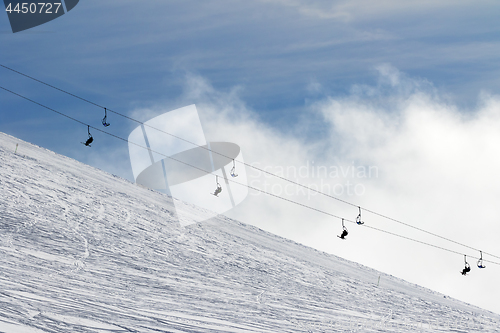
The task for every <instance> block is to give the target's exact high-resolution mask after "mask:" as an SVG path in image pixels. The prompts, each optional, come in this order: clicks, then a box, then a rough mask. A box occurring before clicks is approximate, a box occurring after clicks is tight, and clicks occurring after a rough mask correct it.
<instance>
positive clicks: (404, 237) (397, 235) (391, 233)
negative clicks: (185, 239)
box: [0, 64, 500, 265]
mask: <svg viewBox="0 0 500 333" xmlns="http://www.w3.org/2000/svg"><path fill="white" fill-rule="evenodd" d="M0 66H1V67H4V68H7V69H10V70H12V69H11V68H8V67H6V66H4V65H2V64H0ZM12 71H14V72H16V73H19V74H21V75H24V76H26V77H29V78H31V79H33V80H35V81H38V82H40V83H43V84H45V85H47V86H50V87H52V88H55V89H57V90H60V91H62V92H64V93H67V94H69V95H71V96H74V97H76V98H79V99H81V100H84V101H86V102H89V103H91V104H93V105H96V106H99V107H101V106H100V105H98V104H95V103H93V102H90V101H87V100H85V99H83V98H81V97H78V96H76V95H74V94H71V93H69V92H66V91H64V90H62V89H59V88H57V87H54V86H51V85H49V84H47V83H45V82H42V81H40V80H37V79H34V78H32V77H30V76H28V75H25V74H22V73H20V72H17V71H15V70H12ZM0 89H3V90H5V91H7V92H9V93H11V94H13V95H16V96H18V97H21V98H23V99H25V100H27V101H30V102H32V103H34V104H37V105H39V106H41V107H43V108H45V109H48V110H50V111H52V112H55V113H57V114H59V115H61V116H64V117H66V118H68V119H71V120H73V121H75V122H78V123H80V124H83V125H86V126H88V128H89V130H90V128H92V129H95V130H97V131H99V132H102V133H104V134H107V135H110V136H112V137H115V138H117V139H119V140H122V141H125V142H128V143H130V144H132V145H135V146H137V147H140V148H143V149H146V150H149V151H151V152H153V153H156V154H159V155H162V156H165V157H167V158H169V159H172V160H174V161H176V162H179V163H181V164H185V165H187V166H190V167H193V168H195V169H198V170H200V171H202V172H205V173H207V174H212V172H210V171H207V170H203V169H201V168H198V167H196V166H194V165H191V164H189V163H186V162H183V161H180V160H177V159H175V158H173V157H170V156H167V155H164V154H162V153H159V152H156V151H154V150H152V149H151V148H148V147H145V146H141V145H139V144H137V143H134V142H129V141H128V140H127V139H124V138H122V137H119V136H117V135H114V134H112V133H109V132H106V131H103V130H101V129H99V128H96V127H94V126H91V125H89V124H86V123H84V122H83V121H81V120H78V119H76V118H73V117H71V116H68V115H66V114H64V113H62V112H59V111H57V110H55V109H52V108H50V107H48V106H46V105H43V104H41V103H39V102H36V101H34V100H32V99H30V98H28V97H25V96H23V95H20V94H18V93H15V92H13V91H11V90H9V89H7V88H4V87H2V86H0ZM108 110H109V109H108ZM109 111H110V112H113V113H115V114H118V115H120V116H123V117H125V118H128V119H130V120H133V121H136V122H138V123H141V124H143V123H142V122H139V121H138V120H135V119H132V118H130V117H127V116H125V115H122V114H120V113H117V112H115V111H112V110H109ZM144 125H146V124H144ZM153 129H155V128H153ZM165 133H166V132H165ZM166 134H169V135H172V134H170V133H166ZM172 136H174V137H176V136H175V135H172ZM179 139H181V140H183V141H186V142H189V141H187V140H184V139H182V138H179ZM193 144H194V143H193ZM195 145H196V144H195ZM199 147H202V148H203V146H199ZM214 152H215V151H214ZM215 153H217V152H215ZM220 155H222V154H220ZM240 163H242V162H240ZM243 164H245V165H247V166H250V165H248V164H246V163H243ZM250 167H252V166H250ZM254 168H255V167H254ZM255 169H258V168H255ZM258 170H260V169H258ZM263 172H266V171H265V170H263ZM266 173H269V174H270V175H273V176H276V177H278V178H281V179H284V180H287V181H289V182H292V183H295V182H293V181H291V180H288V179H286V178H284V177H281V176H278V175H274V174H273V173H270V172H266ZM225 180H227V181H231V182H233V183H235V184H238V185H241V186H245V187H247V188H249V189H252V190H255V191H258V192H261V193H264V194H267V195H270V196H273V197H276V198H279V199H282V200H285V201H288V202H291V203H293V204H296V205H299V206H302V207H305V208H308V209H311V210H314V211H317V212H320V213H323V214H326V215H329V216H331V217H334V218H338V219H342V217H340V216H337V215H334V214H331V213H328V212H325V211H322V210H320V209H317V208H314V207H311V206H307V205H305V204H302V203H300V202H297V201H293V200H290V199H287V198H285V197H281V196H278V195H275V194H273V193H270V192H267V191H264V190H261V189H258V188H255V187H253V186H250V185H247V184H242V183H239V182H237V181H235V180H232V179H226V178H225ZM295 184H296V185H299V186H302V187H306V188H308V189H310V188H309V187H307V186H305V185H301V184H298V183H295ZM310 190H311V191H314V192H317V193H319V194H324V195H326V196H328V197H331V198H333V199H336V200H339V201H342V202H344V203H346V204H349V205H351V206H355V205H354V204H352V203H350V202H347V201H344V200H342V199H339V198H336V197H333V196H330V195H328V194H325V193H323V192H321V191H318V190H314V189H310ZM355 207H358V208H359V209H360V212H361V207H360V206H355ZM364 210H365V211H368V212H370V213H372V214H375V215H378V216H380V217H384V218H386V219H389V220H392V221H395V222H398V223H401V224H404V225H407V226H409V227H411V228H414V229H417V230H420V231H422V232H425V233H428V234H431V235H433V236H436V237H438V238H442V239H444V240H447V241H449V242H452V243H455V244H458V245H461V246H464V247H467V248H469V249H472V250H476V251H479V250H477V249H475V248H473V247H471V246H468V245H465V244H462V243H459V242H457V241H454V240H451V239H448V238H445V237H442V236H439V235H436V234H434V233H431V232H429V231H426V230H423V229H420V228H417V227H414V226H412V225H409V224H406V223H403V222H401V221H398V220H396V219H393V218H390V217H387V216H384V215H381V214H378V213H376V212H373V211H370V210H367V209H364ZM358 216H359V215H358ZM346 221H348V222H352V223H356V224H358V223H357V221H351V220H348V219H346ZM362 225H363V226H365V227H367V228H370V229H373V230H377V231H380V232H384V233H387V234H390V235H393V236H396V237H400V238H403V239H407V240H411V241H414V242H417V243H420V244H423V245H427V246H431V247H435V248H438V249H441V250H444V251H448V252H451V253H456V254H460V253H459V252H456V251H453V250H450V249H446V248H444V247H441V246H437V245H433V244H430V243H426V242H423V241H419V240H416V239H412V238H410V237H406V236H402V235H399V234H396V233H393V232H390V231H386V230H383V229H379V228H376V227H373V226H369V225H366V224H362ZM484 253H485V254H487V255H489V256H491V257H495V258H499V259H500V256H496V255H493V254H490V253H487V252H484ZM471 258H474V259H479V258H477V257H472V256H471ZM486 262H490V263H493V264H497V265H500V263H499V262H494V261H490V260H486Z"/></svg>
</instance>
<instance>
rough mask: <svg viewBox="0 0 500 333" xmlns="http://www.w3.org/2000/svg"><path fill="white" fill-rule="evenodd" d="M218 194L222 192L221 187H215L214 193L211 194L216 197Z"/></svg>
mask: <svg viewBox="0 0 500 333" xmlns="http://www.w3.org/2000/svg"><path fill="white" fill-rule="evenodd" d="M220 192H222V187H221V186H220V185H217V188H216V189H215V192H214V193H213V194H214V195H215V196H216V197H218V196H219V193H220Z"/></svg>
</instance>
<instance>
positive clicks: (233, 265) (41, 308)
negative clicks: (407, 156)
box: [0, 133, 500, 333]
mask: <svg viewBox="0 0 500 333" xmlns="http://www.w3.org/2000/svg"><path fill="white" fill-rule="evenodd" d="M16 144H19V148H18V151H17V153H16V154H15V153H14V150H15V148H16ZM82 149H91V148H85V147H83V146H82ZM0 166H1V168H0V195H1V201H0V331H1V332H9V333H12V332H14V333H17V332H356V331H358V332H407V331H408V332H500V316H499V315H497V314H494V313H491V312H488V311H486V310H482V309H479V308H477V307H474V306H471V305H467V304H465V303H462V302H460V301H457V300H454V299H451V298H449V297H446V296H444V295H442V294H439V293H436V292H432V291H430V290H427V289H424V288H422V287H419V286H417V285H414V284H410V283H408V282H405V281H403V280H400V279H397V278H395V277H392V276H389V275H386V274H383V273H380V272H377V271H375V270H373V269H370V268H367V267H364V266H362V265H359V264H356V263H353V262H349V261H346V260H344V259H342V258H339V257H336V256H334V255H329V254H326V253H323V252H319V251H316V250H314V249H312V248H309V247H305V246H303V245H300V244H297V243H295V242H293V241H290V240H287V239H284V238H281V237H279V236H276V235H273V234H270V233H267V232H264V231H262V230H260V229H258V228H255V227H252V226H249V225H245V224H242V223H239V222H237V221H234V220H231V219H228V218H226V217H224V216H218V217H216V218H212V219H210V220H209V221H207V222H204V223H198V224H192V225H189V226H187V227H181V226H180V224H179V223H178V222H177V217H176V213H175V210H174V208H173V203H172V199H171V198H170V197H168V196H166V195H164V194H161V193H158V192H155V191H151V190H148V189H145V188H142V187H140V186H137V185H134V184H132V183H130V182H128V181H126V180H123V179H121V178H118V177H116V176H113V175H110V174H108V173H106V172H103V171H101V170H98V169H95V168H92V167H90V166H87V165H84V164H82V163H79V162H77V161H75V160H72V159H70V158H67V157H64V156H60V155H57V154H55V153H53V152H51V151H48V150H46V149H43V148H40V147H37V146H34V145H31V144H29V143H26V142H23V141H21V140H19V139H16V138H14V137H11V136H9V135H6V134H2V133H0ZM183 206H184V210H185V211H186V212H187V213H188V214H187V215H186V216H189V215H191V216H197V217H199V216H200V215H207V216H210V215H211V214H210V212H207V211H206V210H203V209H201V208H198V207H194V206H191V205H189V204H183ZM379 279H380V282H379Z"/></svg>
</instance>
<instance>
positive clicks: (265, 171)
mask: <svg viewBox="0 0 500 333" xmlns="http://www.w3.org/2000/svg"><path fill="white" fill-rule="evenodd" d="M0 67H3V68H5V69H8V70H10V71H12V72H14V73H17V74H19V75H22V76H24V77H27V78H29V79H31V80H34V81H36V82H39V83H41V84H44V85H46V86H48V87H50V88H53V89H56V90H58V91H60V92H63V93H65V94H68V95H70V96H73V97H75V98H78V99H80V100H82V101H84V102H87V103H89V104H92V105H94V106H97V107H99V108H104V107H103V106H101V105H99V104H97V103H94V102H92V101H90V100H88V99H85V98H83V97H80V96H78V95H75V94H73V93H70V92H68V91H66V90H64V89H61V88H58V87H56V86H53V85H51V84H49V83H46V82H44V81H42V80H39V79H36V78H34V77H32V76H29V75H27V74H24V73H21V72H19V71H17V70H15V69H13V68H10V67H8V66H5V65H2V64H0ZM108 111H110V112H113V113H114V114H116V115H119V116H121V117H124V118H126V119H128V120H131V121H133V122H136V123H138V124H141V125H144V126H146V127H149V128H151V129H154V130H156V131H159V132H162V133H164V134H167V135H170V136H172V137H174V138H177V139H179V140H182V141H184V142H186V143H189V144H192V145H194V146H196V147H199V148H202V149H206V150H208V151H211V152H212V153H215V154H218V155H220V156H222V157H226V158H228V159H231V158H230V157H229V156H226V155H224V154H222V153H219V152H216V151H213V150H211V149H210V148H208V147H206V146H200V145H198V144H196V143H194V142H192V141H189V140H186V139H184V138H181V137H179V136H177V135H174V134H171V133H168V132H166V131H163V130H161V129H159V128H156V127H153V126H150V125H148V124H145V123H143V122H141V121H139V120H137V119H134V118H131V117H129V116H126V115H124V114H122V113H119V112H117V111H113V110H110V109H108ZM238 163H242V164H243V165H245V166H247V167H249V168H252V169H255V170H258V171H260V172H262V173H265V174H268V175H270V176H272V177H276V178H278V179H281V180H284V181H287V182H289V183H292V184H294V185H296V186H299V187H302V188H305V189H307V190H308V191H311V192H314V193H317V194H321V195H323V196H326V197H328V198H331V199H334V200H337V201H339V202H342V203H344V204H347V205H350V206H354V207H360V206H358V205H356V204H353V203H351V202H349V201H346V200H343V199H340V198H337V197H335V196H333V195H330V194H327V193H324V192H322V191H320V190H317V189H313V188H311V187H309V186H307V185H303V184H300V183H298V182H295V181H293V180H290V179H288V178H286V177H282V176H279V175H277V174H274V173H272V172H270V171H267V170H264V169H260V168H258V167H255V166H253V165H251V164H248V163H245V162H242V161H238ZM363 209H364V210H365V211H366V212H368V213H371V214H373V215H376V216H379V217H382V218H385V219H387V220H390V221H393V222H396V223H399V224H402V225H404V226H407V227H409V228H412V229H415V230H418V231H420V232H423V233H426V234H429V235H432V236H434V237H437V238H441V239H443V240H446V241H448V242H451V243H454V244H457V245H460V246H463V247H466V248H468V249H471V250H474V251H479V249H476V248H474V247H471V246H468V245H466V244H463V243H460V242H457V241H454V240H452V239H449V238H447V237H444V236H441V235H438V234H436V233H433V232H430V231H427V230H424V229H422V228H419V227H415V226H413V225H411V224H408V223H405V222H403V221H400V220H398V219H394V218H392V217H389V216H387V215H384V214H381V213H377V212H375V211H373V210H370V209H367V208H363ZM484 253H485V254H487V255H490V256H492V257H495V258H498V259H500V256H495V255H493V254H491V253H487V252H484Z"/></svg>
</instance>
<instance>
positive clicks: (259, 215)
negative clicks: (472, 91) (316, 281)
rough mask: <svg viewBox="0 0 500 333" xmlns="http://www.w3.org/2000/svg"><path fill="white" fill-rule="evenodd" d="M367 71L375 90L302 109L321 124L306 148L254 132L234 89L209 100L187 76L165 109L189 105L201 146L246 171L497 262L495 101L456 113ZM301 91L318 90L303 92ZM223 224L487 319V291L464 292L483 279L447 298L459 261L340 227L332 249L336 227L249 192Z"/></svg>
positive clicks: (209, 92)
mask: <svg viewBox="0 0 500 333" xmlns="http://www.w3.org/2000/svg"><path fill="white" fill-rule="evenodd" d="M376 71H377V72H378V73H379V74H378V75H379V80H378V82H377V84H375V85H373V86H368V85H359V86H354V87H353V88H352V91H351V93H350V94H349V95H347V96H343V97H336V96H329V97H325V98H320V99H319V100H317V101H316V102H314V103H311V105H310V107H308V109H307V110H306V111H304V112H307V113H309V114H311V115H315V116H317V117H321V118H322V119H323V121H324V123H325V125H326V126H327V129H328V130H327V132H326V133H327V134H326V136H323V137H321V139H319V140H313V141H311V140H305V139H304V137H297V136H295V134H294V133H296V132H297V131H301V132H304V133H307V132H314V131H315V128H314V127H310V124H309V123H307V122H304V123H297V124H295V125H293V126H290V125H289V124H287V128H282V129H281V130H276V128H275V127H271V126H269V125H266V124H265V123H263V122H262V121H261V120H260V119H259V115H258V113H257V112H256V111H255V110H252V109H251V108H249V107H248V106H247V105H246V104H245V103H244V102H243V101H242V99H241V98H240V94H241V93H242V92H244V90H242V89H243V88H241V87H235V88H233V89H228V90H227V91H221V90H217V89H215V88H214V87H213V86H212V85H211V84H210V82H209V81H208V80H206V79H205V78H203V77H200V76H196V75H193V74H190V75H188V76H187V77H186V81H185V82H186V83H185V91H184V95H183V97H182V98H180V99H179V100H178V101H176V102H177V103H180V104H182V102H183V101H185V103H192V102H193V101H194V102H196V104H197V107H198V110H199V112H200V116H201V117H202V120H203V126H204V128H205V131H206V136H207V139H209V140H210V141H229V142H234V143H237V144H238V145H240V146H241V147H242V152H243V156H244V158H245V161H246V162H248V163H250V164H252V165H255V166H258V167H260V168H265V169H266V170H269V171H271V172H274V173H277V174H279V175H281V176H284V177H287V178H291V179H292V180H294V181H298V182H300V183H302V184H305V185H307V186H310V187H312V188H317V189H323V191H325V192H328V193H329V194H331V195H335V196H338V197H339V198H342V199H345V200H348V201H351V202H353V203H355V204H358V205H362V206H367V207H368V208H371V209H373V210H377V211H380V212H382V213H385V214H388V215H390V216H391V217H394V218H398V219H401V220H403V221H405V222H407V223H410V224H412V225H415V226H417V227H419V228H423V229H426V230H429V231H432V232H435V233H438V234H442V235H444V236H447V237H449V238H452V239H455V240H457V241H459V242H463V243H466V244H469V245H471V246H477V247H481V248H482V249H483V250H485V251H490V252H493V253H498V252H500V248H499V247H498V244H497V239H496V237H494V235H498V233H499V232H500V227H499V226H498V225H497V224H492V223H491V217H492V216H496V215H498V212H497V211H496V209H495V207H496V202H495V199H496V198H498V196H499V194H500V193H499V192H500V190H499V189H500V180H499V178H498V177H497V170H498V169H499V168H500V159H499V158H497V157H496V156H497V155H498V154H496V151H497V147H496V143H497V142H499V141H500V132H498V130H497V129H498V128H499V127H500V98H498V97H497V96H492V95H487V94H483V95H481V96H480V97H479V99H480V103H479V106H478V107H477V109H476V110H474V111H473V112H465V111H461V110H460V109H459V108H457V107H456V106H455V105H453V104H452V103H450V102H449V101H448V100H447V99H446V96H445V97H444V98H443V97H442V96H441V94H440V92H439V90H438V89H436V88H435V87H434V86H433V85H432V83H430V82H428V81H427V80H425V79H418V78H411V77H409V76H408V75H406V74H404V73H401V72H400V71H398V70H397V69H396V68H394V67H392V66H391V65H388V64H382V65H380V66H378V67H377V68H376ZM311 89H319V87H318V86H317V85H316V84H313V86H312V88H311ZM247 173H248V175H249V182H250V184H251V185H252V186H256V187H259V188H262V189H265V190H266V191H269V192H272V193H274V194H277V195H282V196H284V197H286V198H288V199H290V200H294V201H297V202H300V203H303V204H306V205H310V206H313V207H315V208H318V209H321V210H325V211H328V212H330V213H333V214H336V215H340V216H345V217H346V218H348V219H353V218H354V217H355V215H356V214H357V211H356V209H355V208H353V207H350V206H345V205H343V204H341V203H339V202H336V201H334V200H331V199H327V198H324V197H321V196H319V195H315V194H311V193H307V192H306V191H304V190H303V189H301V188H297V187H294V186H292V185H290V184H288V183H286V182H283V181H279V180H276V179H273V178H271V177H269V176H266V175H265V174H263V173H261V172H259V171H256V170H250V169H248V170H247ZM228 215H229V216H232V217H235V218H237V219H239V220H241V221H243V222H246V223H249V224H253V225H256V226H259V227H261V228H263V229H266V230H269V231H271V232H274V233H277V234H280V235H282V236H285V237H288V238H291V239H294V240H296V241H298V242H301V243H305V244H308V245H311V246H314V247H316V248H319V249H322V250H325V251H328V252H331V253H335V254H338V255H340V256H342V257H345V258H348V259H351V260H355V261H358V262H360V263H363V264H366V265H369V266H372V267H375V268H378V269H381V270H383V271H386V272H389V273H391V274H395V275H397V276H400V277H402V278H405V279H408V280H410V281H413V282H417V283H419V284H423V285H425V286H427V287H430V288H433V289H436V290H439V291H442V292H445V293H448V294H451V295H452V296H455V297H458V298H460V299H464V300H467V301H469V302H472V303H474V304H478V305H481V306H483V307H487V308H490V309H496V311H499V310H498V308H495V304H493V303H491V302H490V303H488V301H487V300H484V299H483V298H482V297H478V296H477V295H478V294H483V293H486V292H489V291H488V290H487V287H486V286H487V285H488V284H487V283H485V284H483V285H482V286H480V284H478V283H477V284H475V285H473V283H476V282H477V281H479V280H477V279H479V278H480V277H479V275H480V274H484V275H482V277H481V279H482V281H490V282H491V283H494V279H493V277H492V276H493V275H488V274H487V273H483V272H474V274H473V275H471V277H470V279H468V280H467V282H466V283H467V285H469V284H470V286H471V287H472V286H474V288H470V290H471V291H470V292H469V291H467V290H466V291H464V288H463V287H460V288H459V287H458V284H460V285H461V284H463V283H464V282H463V281H462V280H458V279H459V278H461V276H460V274H458V271H459V270H460V268H461V265H462V260H463V258H462V257H460V256H458V255H453V254H449V253H446V252H440V251H439V250H436V249H433V248H427V247H424V246H420V245H415V244H412V243H408V241H404V240H399V239H395V238H393V237H391V236H387V235H384V234H377V233H373V232H370V231H367V230H365V229H363V228H361V227H357V226H351V225H348V227H349V228H350V230H351V231H352V232H351V234H350V235H349V240H348V242H342V244H338V243H337V242H336V240H337V238H336V237H335V235H336V234H338V233H339V229H340V221H338V220H336V219H333V218H329V217H327V216H324V215H321V214H319V213H318V214H317V213H314V212H312V211H309V210H307V209H304V208H302V207H298V206H294V205H291V204H289V203H286V202H282V201H280V200H278V199H276V198H273V197H269V196H265V195H259V194H258V193H250V196H249V197H248V198H247V199H246V201H245V202H244V203H243V204H242V205H240V206H238V207H237V208H236V209H235V210H234V211H232V212H230V213H229V214H228ZM364 218H365V220H366V222H367V223H368V224H370V225H373V226H376V227H380V228H383V229H387V230H390V231H395V232H398V233H402V234H404V235H406V236H409V237H415V238H418V239H421V240H423V241H428V242H431V243H434V244H437V245H440V246H444V247H446V248H451V249H453V250H455V251H459V252H461V251H464V252H465V253H469V254H470V255H478V254H476V253H470V251H469V250H467V249H464V248H461V247H459V246H456V245H454V244H450V243H446V242H444V241H442V240H439V239H436V238H432V237H430V236H428V235H425V234H422V233H418V232H415V230H411V229H407V228H404V227H402V226H401V225H398V224H394V223H391V222H389V221H387V220H383V219H380V218H377V217H375V216H370V215H369V214H366V215H365V216H364ZM403 249H404V250H403ZM429 261H431V262H432V263H438V264H437V265H439V266H440V267H439V268H438V269H434V270H433V278H432V280H430V279H429V278H428V272H425V271H424V272H422V267H427V266H428V265H429V264H430V262H429ZM471 261H472V260H471ZM394 262H398V263H401V264H398V265H394ZM493 269H494V268H493ZM478 288H479V289H481V288H483V289H484V290H483V289H481V290H479V289H478Z"/></svg>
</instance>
